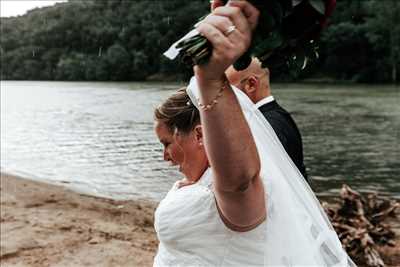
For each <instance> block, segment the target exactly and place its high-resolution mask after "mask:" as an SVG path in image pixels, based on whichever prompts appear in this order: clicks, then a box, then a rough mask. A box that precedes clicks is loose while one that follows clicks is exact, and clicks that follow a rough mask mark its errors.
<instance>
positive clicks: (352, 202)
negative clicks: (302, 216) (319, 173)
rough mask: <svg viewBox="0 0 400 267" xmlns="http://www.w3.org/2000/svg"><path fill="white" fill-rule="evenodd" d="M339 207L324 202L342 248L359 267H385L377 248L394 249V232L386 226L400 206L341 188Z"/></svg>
mask: <svg viewBox="0 0 400 267" xmlns="http://www.w3.org/2000/svg"><path fill="white" fill-rule="evenodd" d="M340 198H341V199H340V202H339V204H338V205H329V204H327V203H326V202H324V203H323V207H324V209H325V211H326V213H327V214H328V216H329V218H330V220H331V222H332V225H333V227H334V228H335V230H336V232H337V233H338V235H339V238H340V240H341V241H342V245H343V246H344V247H345V249H346V251H347V253H348V254H349V255H350V257H351V258H352V259H353V260H354V261H355V262H356V263H357V264H358V265H360V266H361V265H362V266H371V267H372V266H374V267H381V266H385V264H384V261H383V260H382V257H381V255H380V254H379V249H378V248H379V246H385V245H389V246H394V245H395V232H394V231H393V230H392V229H391V226H390V225H389V224H388V223H387V219H388V218H389V217H392V218H394V217H396V209H398V208H399V207H400V204H399V203H398V202H396V201H395V200H389V199H386V198H383V197H378V196H377V195H376V194H367V195H366V196H362V195H361V194H359V193H358V192H356V191H354V190H352V189H351V188H350V187H349V186H347V185H343V187H342V189H341V191H340Z"/></svg>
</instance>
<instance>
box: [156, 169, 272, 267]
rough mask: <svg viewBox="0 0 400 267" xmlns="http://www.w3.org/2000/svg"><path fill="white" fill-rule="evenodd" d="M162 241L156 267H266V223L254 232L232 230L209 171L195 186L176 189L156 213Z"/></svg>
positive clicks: (168, 195)
mask: <svg viewBox="0 0 400 267" xmlns="http://www.w3.org/2000/svg"><path fill="white" fill-rule="evenodd" d="M154 225H155V229H156V232H157V235H158V239H159V240H160V245H159V248H158V253H157V256H156V258H155V260H154V266H257V265H258V266H262V265H263V263H264V252H265V250H264V243H265V241H266V236H265V235H266V229H265V227H266V222H264V223H262V224H261V225H259V226H258V227H257V228H255V229H254V230H252V231H249V232H244V233H238V232H234V231H232V230H229V229H228V228H227V227H226V226H225V225H224V223H223V222H222V221H221V218H220V216H219V214H218V210H217V207H216V204H215V198H214V194H213V192H212V171H211V169H208V170H207V171H206V172H205V173H204V174H203V176H202V177H201V178H200V180H199V181H198V182H197V183H196V184H194V185H191V186H186V187H182V188H180V189H177V187H176V186H174V187H173V188H172V189H171V190H170V191H169V193H168V194H167V196H166V197H165V198H164V199H163V200H162V201H161V203H160V204H159V206H158V208H157V210H156V213H155V224H154Z"/></svg>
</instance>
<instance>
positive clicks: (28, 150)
mask: <svg viewBox="0 0 400 267" xmlns="http://www.w3.org/2000/svg"><path fill="white" fill-rule="evenodd" d="M1 85H2V88H1V96H2V97H1V104H2V105H1V111H2V112H1V168H2V170H3V171H4V170H9V171H11V172H15V173H19V174H21V175H25V176H31V177H32V176H33V177H36V178H42V179H46V180H50V181H53V182H57V183H65V182H68V183H69V185H70V186H73V187H74V188H79V189H80V190H83V191H87V192H89V193H93V194H100V195H103V196H109V197H114V198H134V197H151V198H154V199H156V200H159V199H161V198H162V197H163V196H164V195H165V193H166V192H167V191H168V190H169V189H170V187H171V185H172V183H173V182H174V181H175V180H177V179H180V178H181V177H182V176H181V174H180V173H179V172H178V171H177V170H176V169H175V168H170V167H168V165H167V164H166V163H164V162H163V160H162V147H161V145H160V144H159V143H158V141H157V139H156V137H155V134H154V133H153V122H152V120H153V114H152V110H153V108H154V107H155V106H156V105H158V103H160V101H161V100H162V99H165V97H166V96H167V95H169V94H170V93H171V92H172V90H174V89H176V88H178V87H179V86H178V85H176V84H170V85H160V84H150V83H120V84H119V83H57V82H1ZM312 87H313V86H312V85H290V86H289V85H282V86H280V85H275V86H274V95H275V97H276V98H277V99H278V101H279V102H280V104H281V105H282V106H284V107H285V108H287V110H288V111H290V112H292V114H293V116H294V118H295V120H296V122H297V124H298V126H299V128H300V130H301V132H302V136H303V142H304V154H305V163H306V166H307V170H308V173H309V174H310V176H311V177H312V179H311V180H312V186H313V188H314V189H315V190H316V191H317V192H318V193H319V195H330V194H336V193H337V192H338V190H340V188H341V185H342V184H343V183H348V184H350V185H351V186H353V187H355V188H356V189H358V190H360V191H365V192H369V191H374V190H375V191H376V190H377V191H379V192H381V193H387V194H391V195H394V196H398V195H399V192H400V181H399V175H398V174H399V173H400V155H399V150H400V149H399V148H400V147H399V143H400V142H399V135H398V133H399V131H398V129H400V117H399V116H398V115H399V114H400V107H399V106H398V104H397V101H396V99H398V97H396V96H398V95H396V91H395V90H391V89H385V88H383V89H382V88H379V90H376V88H373V89H365V90H360V88H356V89H352V88H349V87H340V86H339V87H335V86H333V87H330V86H324V87H323V88H322V87H321V88H319V86H317V87H313V88H312ZM291 88H294V89H291Z"/></svg>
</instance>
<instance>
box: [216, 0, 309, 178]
mask: <svg viewBox="0 0 400 267" xmlns="http://www.w3.org/2000/svg"><path fill="white" fill-rule="evenodd" d="M224 2H226V1H225V0H211V1H210V7H211V11H212V10H214V9H216V8H217V7H219V6H223V5H224ZM225 74H226V76H227V78H228V80H229V82H230V84H232V85H235V86H236V87H237V88H239V89H240V90H242V91H243V92H244V93H245V94H246V95H247V96H248V97H249V98H250V99H251V101H253V103H254V104H255V105H256V106H257V108H258V109H259V110H260V111H261V113H262V114H263V115H264V117H265V118H266V119H267V121H268V122H269V124H271V126H272V128H273V129H274V131H275V133H276V135H277V136H278V138H279V141H281V143H282V145H283V147H284V148H285V150H286V152H287V153H288V155H289V157H290V158H291V159H292V161H293V162H294V164H295V165H296V167H297V169H299V171H300V172H301V174H302V175H303V177H304V178H305V179H306V181H307V182H308V177H307V172H306V167H305V166H304V162H303V142H302V139H301V134H300V131H299V129H298V128H297V125H296V123H295V122H294V120H293V119H292V117H291V116H290V114H289V112H287V111H286V110H285V109H283V108H282V107H281V106H280V105H279V104H278V103H277V102H276V101H275V99H274V97H273V96H272V95H271V88H270V84H269V70H268V69H263V68H262V67H261V63H260V61H259V60H258V59H256V58H253V60H252V62H251V64H250V66H249V67H248V68H247V69H245V70H243V71H236V70H235V69H234V68H233V67H232V66H231V67H229V69H228V70H227V71H226V73H225Z"/></svg>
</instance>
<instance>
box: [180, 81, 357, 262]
mask: <svg viewBox="0 0 400 267" xmlns="http://www.w3.org/2000/svg"><path fill="white" fill-rule="evenodd" d="M232 88H233V90H234V92H235V94H236V97H237V98H238V100H239V103H240V105H241V108H242V111H243V113H244V114H245V117H246V120H247V123H248V124H249V127H250V129H251V132H252V135H253V137H254V139H255V142H256V145H257V149H258V153H259V156H260V160H261V176H262V178H263V182H264V186H265V191H266V196H265V197H266V201H267V207H268V208H267V227H266V229H267V230H266V231H267V232H266V242H265V257H264V266H340V267H342V266H356V265H355V264H354V263H353V261H352V260H351V259H350V257H349V256H348V255H347V253H346V252H345V250H344V249H343V248H342V245H341V243H340V241H339V238H338V236H337V234H336V232H335V231H334V229H333V227H332V225H331V223H330V222H329V219H328V217H327V216H326V214H325V212H324V210H323V209H322V207H321V205H320V203H319V201H318V199H317V198H316V197H315V195H314V193H313V191H312V190H311V188H310V187H309V185H308V184H307V182H306V181H305V180H304V178H303V177H302V175H301V173H300V171H299V170H298V169H297V168H296V166H295V164H294V163H293V162H292V160H291V159H290V157H289V156H288V155H287V153H286V151H285V149H284V148H283V146H282V144H281V143H280V141H279V139H278V137H277V136H276V134H275V132H274V130H273V129H272V127H271V125H270V124H269V123H268V121H267V120H266V119H265V118H264V116H263V115H262V113H261V112H260V111H259V110H258V109H257V108H256V107H255V105H254V104H253V103H252V102H251V101H250V99H249V98H248V97H247V96H246V95H245V94H244V93H243V92H242V91H240V90H239V89H237V88H234V87H233V86H232ZM187 93H188V95H189V96H190V98H191V100H192V102H193V103H194V104H195V105H196V107H198V103H197V99H198V97H199V88H198V86H197V81H196V79H195V77H193V78H192V79H191V81H190V84H189V86H188V87H187Z"/></svg>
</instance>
